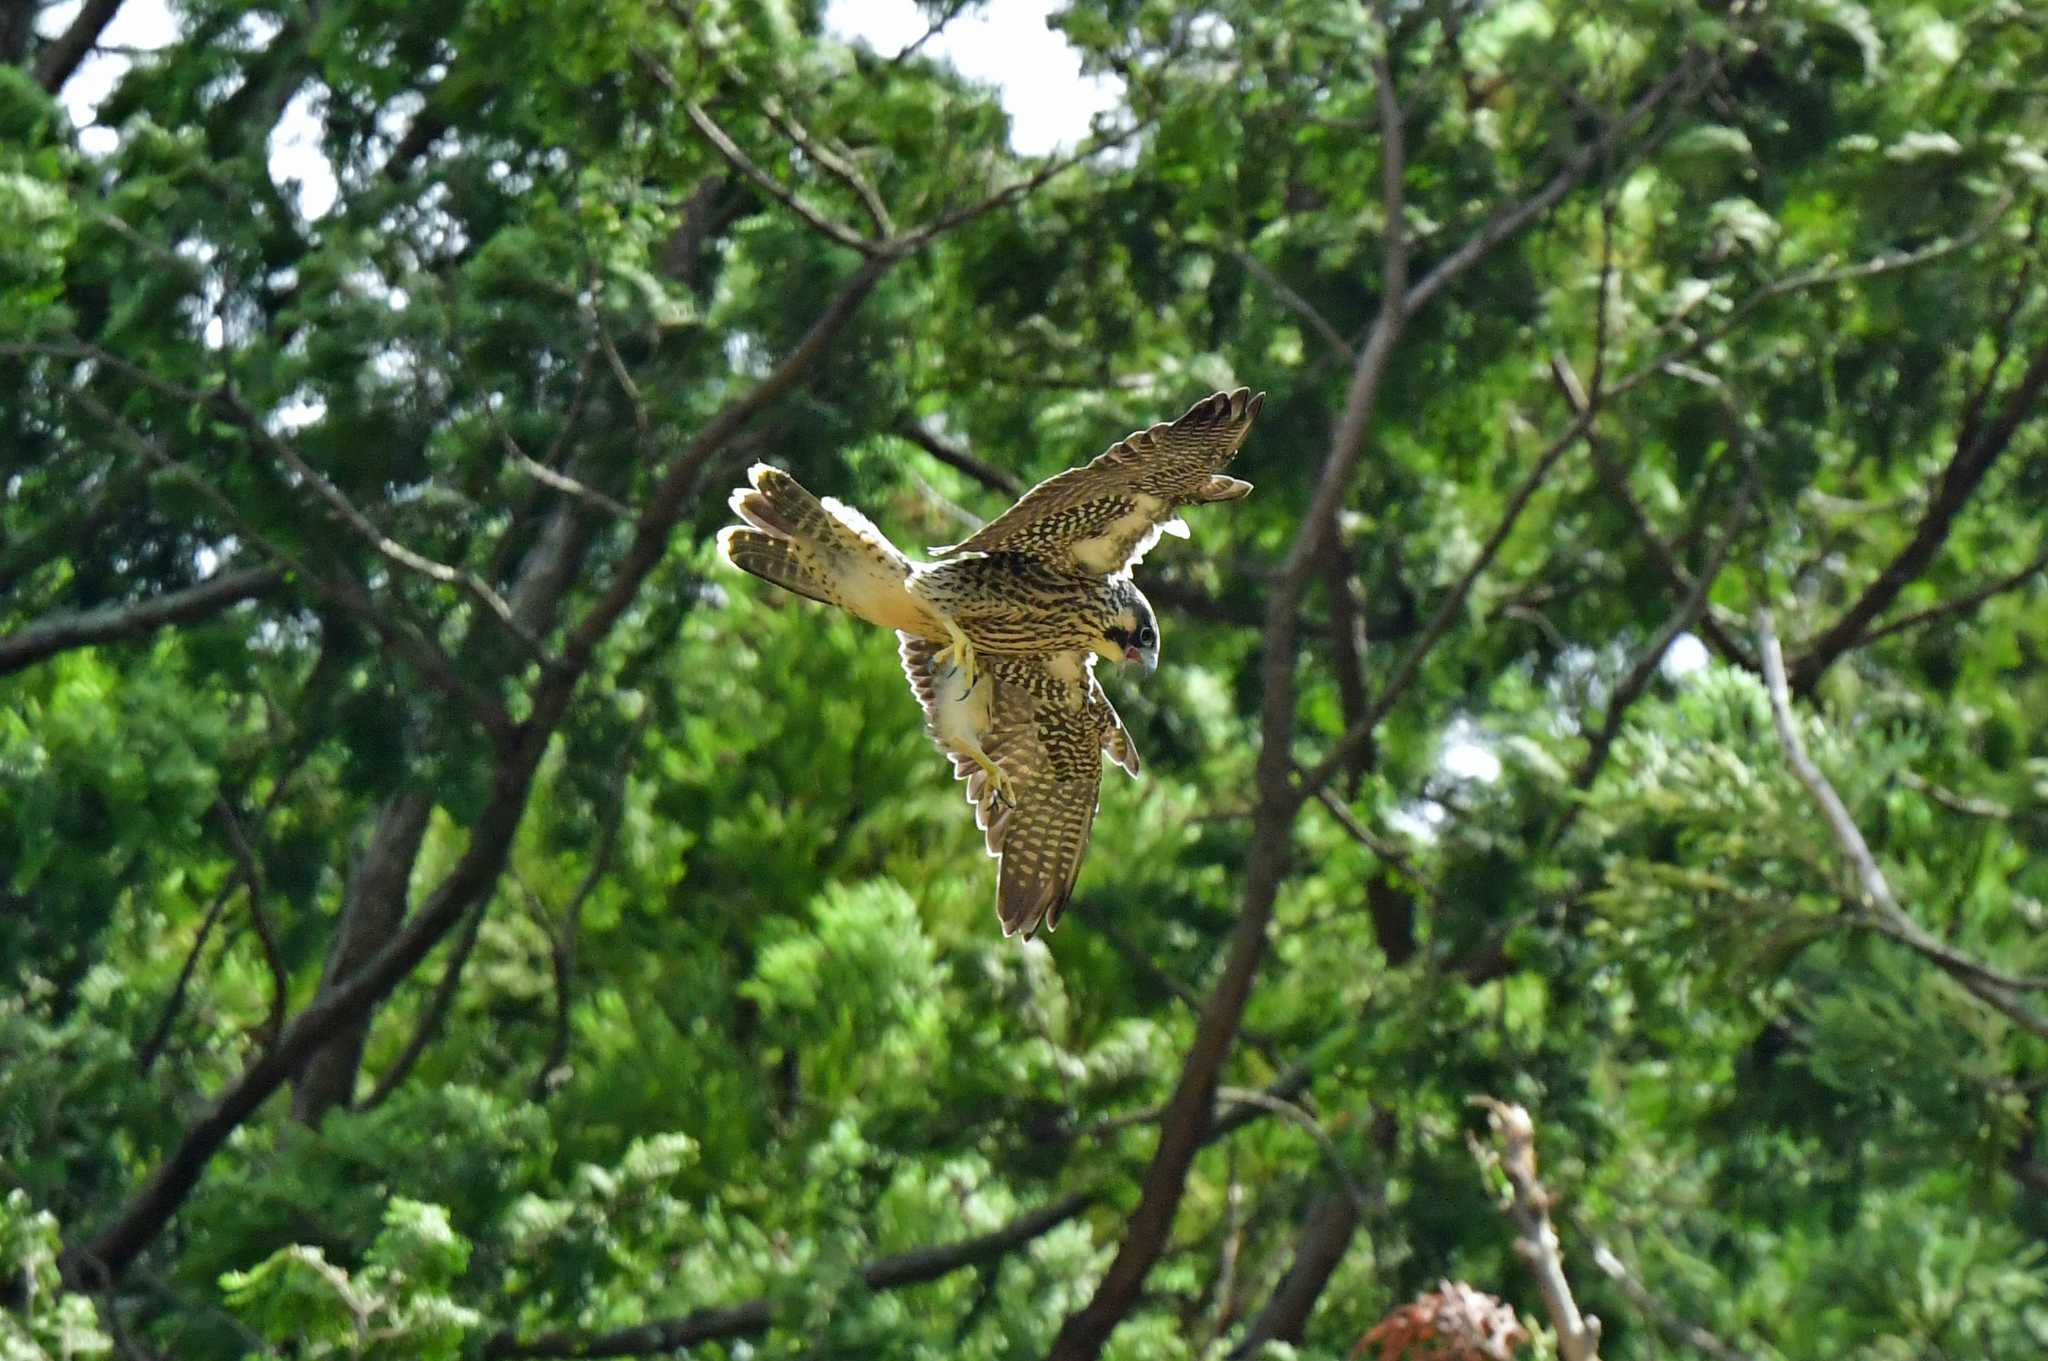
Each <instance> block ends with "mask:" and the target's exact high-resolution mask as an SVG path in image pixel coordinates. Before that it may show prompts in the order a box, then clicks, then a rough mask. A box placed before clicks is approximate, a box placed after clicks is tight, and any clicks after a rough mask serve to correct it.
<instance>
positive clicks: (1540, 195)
mask: <svg viewBox="0 0 2048 1361" xmlns="http://www.w3.org/2000/svg"><path fill="white" fill-rule="evenodd" d="M1704 64H1705V63H1704V59H1703V58H1702V57H1701V56H1700V54H1698V53H1697V52H1688V53H1687V54H1686V56H1685V57H1684V58H1683V59H1682V60H1681V61H1680V62H1679V63H1678V64H1677V65H1676V66H1675V67H1673V68H1672V69H1671V71H1670V72H1669V73H1668V74H1666V75H1665V76H1664V78H1663V79H1662V80H1659V81H1658V82H1657V83H1656V84H1655V85H1652V86H1651V87H1650V88H1649V89H1648V90H1646V91H1644V93H1643V95H1642V97H1641V98H1639V99H1637V100H1636V102H1635V103H1634V104H1632V105H1630V106H1629V108H1628V110H1627V111H1626V112H1625V113H1623V114H1622V116H1621V117H1620V118H1618V119H1616V120H1615V121H1614V122H1612V123H1610V124H1608V126H1607V127H1606V128H1605V129H1604V130H1603V131H1602V132H1601V134H1600V135H1599V136H1598V137H1596V138H1594V139H1593V140H1592V141H1590V142H1588V143H1587V144H1586V145H1585V146H1583V147H1581V148H1579V150H1578V151H1577V152H1575V153H1574V154H1573V155H1572V156H1571V157H1570V159H1568V160H1567V161H1566V162H1565V163H1564V165H1563V166H1562V167H1560V168H1559V169H1558V172H1557V173H1556V174H1555V175H1553V176H1551V177H1550V179H1549V181H1547V182H1546V183H1545V184H1544V186H1543V187H1542V188H1541V189H1538V190H1537V191H1536V192H1534V193H1532V194H1530V195H1529V196H1528V197H1526V198H1524V199H1521V200H1520V201H1518V202H1516V203H1512V204H1509V205H1507V206H1506V207H1504V208H1502V209H1500V210H1499V211H1498V212H1496V213H1495V214H1494V215H1493V216H1492V217H1490V218H1488V219H1487V221H1486V223H1485V224H1484V225H1483V226H1481V227H1480V228H1479V230H1477V231H1475V232H1473V233H1472V235H1471V236H1470V237H1468V238H1466V240H1465V242H1464V243H1463V244H1462V245H1460V246H1459V247H1458V248H1457V249H1456V250H1454V251H1452V252H1451V253H1450V254H1449V255H1447V256H1445V257H1444V258H1443V259H1442V260H1439V261H1438V262H1437V264H1436V266H1435V267H1434V268H1433V269H1431V270H1430V271H1429V272H1428V273H1427V274H1425V275H1423V276H1422V278H1421V279H1420V280H1418V281H1417V282H1416V284H1415V287H1413V288H1412V289H1410V290H1408V293H1407V302H1406V305H1405V314H1406V316H1408V317H1413V316H1414V315H1415V314H1416V313H1418V312H1420V311H1421V310H1422V309H1423V308H1424V307H1425V306H1427V305H1428V303H1429V301H1430V299H1432V298H1434V297H1435V296H1436V295H1437V294H1438V293H1439V292H1441V291H1442V290H1443V289H1444V288H1445V287H1446V286H1448V285H1449V284H1450V283H1451V282H1452V281H1453V280H1455V279H1456V278H1457V277H1458V276H1459V275H1460V274H1463V273H1464V272H1465V271H1466V270H1468V269H1470V268H1471V267H1472V266H1473V265H1475V264H1478V263H1479V261H1481V260H1483V259H1484V258H1486V256H1487V255H1488V254H1489V253H1491V252H1492V251H1493V249H1494V248H1495V247H1496V246H1498V245H1500V243H1501V242H1503V241H1505V240H1507V239H1508V238H1509V237H1511V236H1513V235H1514V234H1515V233H1516V232H1519V231H1520V230H1522V228H1524V227H1526V226H1528V225H1529V224H1530V223H1531V222H1533V221H1535V220H1536V219H1537V218H1539V217H1541V216H1542V215H1543V214H1544V213H1546V212H1549V211H1550V210H1551V209H1552V208H1554V207H1556V206H1557V204H1558V202H1559V201H1560V200H1561V199H1563V198H1564V196H1565V195H1566V194H1568V193H1570V192H1571V191H1572V190H1573V189H1574V188H1576V187H1577V185H1578V183H1579V181H1581V180H1583V179H1584V178H1585V177H1586V175H1587V173H1588V172H1590V171H1591V170H1592V169H1593V167H1595V166H1596V165H1599V164H1600V163H1601V162H1602V161H1604V160H1606V159H1607V158H1608V157H1609V156H1611V155H1612V154H1613V153H1614V149H1615V148H1616V147H1617V146H1619V145H1620V143H1621V140H1622V139H1623V138H1624V137H1626V136H1628V135H1629V134H1631V133H1632V132H1634V131H1635V129H1636V128H1637V126H1638V125H1640V124H1641V123H1642V122H1643V120H1644V119H1646V118H1648V117H1649V116H1650V115H1651V114H1652V113H1654V112H1655V111H1656V109H1657V106H1658V105H1660V104H1662V103H1664V101H1665V100H1667V99H1670V98H1671V97H1672V96H1673V95H1674V94H1681V93H1684V92H1686V91H1688V90H1689V89H1696V88H1697V87H1698V85H1699V83H1700V76H1701V70H1700V68H1701V67H1702V66H1703V65H1704ZM1390 230H1391V226H1390Z"/></svg>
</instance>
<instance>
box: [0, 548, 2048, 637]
mask: <svg viewBox="0 0 2048 1361" xmlns="http://www.w3.org/2000/svg"><path fill="white" fill-rule="evenodd" d="M2043 569H2048V548H2043V549H2042V550H2041V551H2040V552H2039V553H2037V554H2035V555H2034V557H2033V559H2032V560H2031V561H2030V562H2028V563H2027V565H2026V566H2024V567H2022V568H2020V569H2019V571H2017V572H2014V573H2012V574H2011V575H2009V576H2003V577H1999V578H1997V579H1996V580H1994V581H1990V582H1987V583H1985V584H1984V585H1982V586H1979V587H1977V588H1976V589H1975V590H1973V591H1965V592H1964V593H1963V594H1961V595H1959V596H1955V597H1952V598H1951V599H1948V600H1943V601H1941V602H1939V603H1937V604H1933V605H1929V606H1928V607H1927V608H1926V609H1924V610H1915V611H1913V613H1911V614H1906V615H1901V616H1899V617H1898V618H1897V619H1894V620H1892V621H1891V622H1890V623H1888V624H1885V625H1883V626H1882V627H1879V628H1874V629H1872V630H1871V631H1870V632H1868V633H1866V634H1864V635H1863V642H1864V643H1865V644H1866V645H1867V644H1870V643H1874V642H1876V641H1877V640H1878V639H1880V638H1889V637H1891V636H1892V635H1893V634H1895V633H1904V632H1905V631H1906V630H1908V629H1916V628H1919V627H1921V626H1922V625H1924V624H1932V623H1936V622H1938V621H1940V620H1943V619H1947V618H1949V617H1950V616H1952V615H1958V614H1970V613H1973V612H1974V611H1975V610H1976V608H1977V607H1978V606H1979V605H1982V604H1983V603H1984V602H1985V601H1987V600H1990V599H1991V598H1992V597H1993V596H2000V595H2004V594H2005V593H2006V592H2007V591H2014V590H2018V589H2019V588H2020V587H2022V586H2024V585H2026V584H2027V583H2028V582H2029V581H2032V580H2033V579H2034V578H2035V577H2037V576H2039V575H2040V574H2041V572H2042V570H2043ZM0 647H4V644H0Z"/></svg>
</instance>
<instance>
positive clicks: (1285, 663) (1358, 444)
mask: <svg viewBox="0 0 2048 1361" xmlns="http://www.w3.org/2000/svg"><path fill="white" fill-rule="evenodd" d="M1375 67H1376V73H1377V75H1378V77H1379V79H1378V82H1377V83H1378V87H1379V88H1378V97H1379V103H1380V111H1381V137H1382V150H1381V179H1382V193H1383V194H1384V197H1385V201H1386V208H1387V214H1386V216H1387V221H1388V224H1389V225H1388V231H1387V237H1386V241H1385V243H1384V252H1385V259H1384V265H1383V269H1382V274H1383V285H1384V293H1383V298H1382V304H1381V310H1380V317H1379V321H1378V322H1377V323H1376V324H1375V326H1374V330H1373V334H1372V336H1371V338H1370V339H1369V340H1368V341H1367V343H1366V345H1365V347H1364V349H1363V350H1362V351H1361V353H1360V355H1359V359H1358V363H1357V364H1356V365H1355V366H1354V368H1353V371H1352V380H1351V385H1350V390H1349V392H1348V393H1347V394H1346V399H1345V405H1344V415H1343V418H1342V420H1341V421H1340V422H1339V425H1338V427H1337V430H1336V431H1335V433H1334V435H1333V437H1332V441H1331V447H1330V451H1329V453H1328V455H1327V456H1326V457H1325V459H1324V463H1323V471H1322V476H1321V480H1320V482H1319V483H1318V485H1317V488H1316V493H1315V498H1314V500H1313V501H1312V502H1311V503H1310V509H1309V512H1308V514H1307V516H1306V517H1305V518H1304V520H1303V524H1302V531H1301V535H1300V537H1299V538H1298V539H1297V540H1296V542H1295V545H1294V549H1293V551H1292V552H1290V553H1289V554H1288V556H1287V560H1286V563H1285V564H1284V565H1283V566H1282V568H1281V571H1280V574H1279V577H1278V579H1277V581H1276V582H1275V584H1274V589H1273V597H1272V603H1271V614H1270V618H1269V620H1268V622H1267V626H1266V636H1265V658H1264V664H1263V676H1264V684H1265V701H1264V705H1263V710H1262V715H1261V719H1260V743H1261V745H1260V750H1259V760H1258V774H1257V777H1256V778H1257V788H1258V799H1259V802H1258V807H1257V810H1256V812H1255V815H1254V828H1253V836H1252V851H1251V857H1250V861H1249V863H1248V864H1247V865H1246V867H1245V902H1244V911H1243V913H1242V914H1241V915H1240V916H1239V918H1238V924H1237V930H1236V932H1235V933H1234V934H1233V935H1232V937H1231V942H1230V949H1229V952H1228V954H1227V955H1226V957H1225V960H1224V965H1223V972H1222V975H1221V977H1220V978H1219V979H1218V980H1217V984H1216V989H1215V991H1214V992H1213V993H1211V994H1210V997H1209V1003H1208V1005H1207V1006H1206V1007H1204V1008H1203V1010H1202V1016H1201V1019H1200V1021H1199V1022H1197V1024H1196V1027H1195V1038H1194V1042H1193V1043H1192V1044H1191V1045H1190V1046H1189V1049H1188V1055H1187V1058H1186V1060H1185V1062H1184V1063H1183V1064H1182V1067H1181V1076H1180V1081H1179V1083H1178V1084H1177V1085H1176V1086H1175V1088H1174V1092H1173V1096H1172V1098H1171V1099H1170V1100H1169V1101H1168V1103H1167V1108H1166V1114H1165V1117H1164V1118H1163V1120H1162V1121H1161V1124H1160V1130H1159V1144H1158V1147H1157V1149H1156V1150H1155V1152H1154V1154H1153V1157H1152V1162H1151V1164H1150V1165H1149V1166H1148V1167H1147V1168H1146V1170H1145V1176H1144V1180H1143V1182H1142V1185H1141V1189H1140V1192H1139V1196H1138V1203H1137V1205H1136V1207H1135V1208H1133V1210H1132V1211H1131V1214H1130V1218H1129V1220H1128V1222H1127V1223H1126V1225H1125V1230H1124V1235H1123V1239H1122V1241H1121V1243H1120V1244H1119V1245H1118V1247H1117V1252H1116V1256H1115V1258H1114V1259H1113V1260H1112V1261H1111V1262H1110V1265H1109V1269H1108V1270H1107V1271H1106V1272H1105V1273H1104V1274H1103V1277H1102V1279H1101V1280H1100V1281H1099V1282H1098V1283H1097V1284H1096V1288H1095V1292H1094V1294H1093V1295H1092V1296H1091V1297H1090V1299H1089V1301H1088V1303H1087V1304H1086V1305H1084V1306H1082V1308H1080V1309H1079V1310H1077V1311H1076V1312H1074V1313H1072V1314H1070V1315H1068V1316H1067V1319H1066V1321H1065V1322H1064V1323H1063V1324H1062V1325H1061V1327H1060V1331H1059V1335H1058V1336H1057V1337H1056V1338H1055V1339H1054V1340H1053V1344H1052V1349H1051V1352H1050V1357H1051V1359H1052V1361H1093V1358H1095V1357H1096V1356H1098V1355H1100V1354H1101V1351H1102V1347H1103V1345H1104V1343H1106V1342H1107V1341H1108V1339H1109V1335H1110V1333H1111V1332H1112V1331H1114V1330H1115V1328H1116V1326H1117V1324H1118V1323H1120V1322H1121V1321H1122V1320H1123V1318H1124V1317H1125V1315H1127V1314H1128V1313H1129V1312H1130V1311H1131V1309H1132V1308H1133V1307H1134V1306H1135V1305H1136V1304H1137V1302H1138V1296H1139V1293H1140V1291H1141V1290H1142V1288H1143V1286H1144V1282H1145V1278H1146V1276H1147V1275H1149V1274H1150V1272H1151V1270H1152V1266H1153V1264H1154V1263H1155V1262H1157V1261H1158V1260H1159V1256H1160V1254H1161V1253H1162V1252H1163V1251H1164V1250H1165V1247H1166V1240H1167V1236H1168V1234H1169V1233H1170V1232H1171V1230H1172V1228H1173V1220H1174V1216H1175V1214H1176V1212H1177V1211H1178V1210H1179V1208H1180V1201H1181V1197H1182V1195H1183V1194H1184V1193H1185V1191H1186V1189H1187V1174H1188V1169H1189V1167H1190V1165H1191V1164H1192V1163H1193V1161H1194V1156H1195V1153H1196V1152H1197V1151H1198V1150H1199V1149H1200V1148H1201V1146H1202V1144H1203V1142H1204V1140H1205V1137H1206V1135H1207V1133H1208V1127H1209V1124H1210V1121H1211V1119H1212V1112H1213V1107H1214V1097H1215V1092H1216V1084H1217V1080H1218V1076H1219V1074H1220V1073H1221V1071H1222V1067H1223V1061H1224V1059H1225V1058H1226V1057H1227V1056H1228V1055H1229V1052H1230V1046H1231V1041H1232V1039H1233V1038H1234V1037H1235V1036H1236V1033H1237V1026H1238V1022H1239V1020H1240V1018H1241V1017H1242V1016H1243V1014H1244V1006H1245V1002H1246V1000H1247V999H1248V998H1249V997H1250V995H1251V986H1252V980H1253V978H1254V977H1255V976H1256V974H1257V973H1258V968H1259V964H1260V961H1261V960H1262V959H1263V958H1264V955H1265V950H1266V929H1267V927H1268V925H1269V924H1270V923H1271V921H1272V916H1273V904H1274V901H1275V899H1276V898H1277V896H1278V894H1279V888H1280V880H1281V878H1282V876H1283V875H1284V874H1285V872H1286V868H1287V861H1288V856H1289V843H1290V842H1291V840H1292V831H1293V824H1294V818H1295V814H1296V813H1297V812H1298V811H1299V810H1300V807H1301V796H1300V795H1298V794H1297V793H1296V791H1295V790H1294V789H1293V788H1292V785H1291V783H1290V781H1289V778H1288V776H1289V772H1290V770H1291V769H1292V761H1291V760H1290V758H1289V755H1288V749H1289V746H1290V745H1291V742H1290V739H1291V736H1292V732H1293V727H1294V716H1295V692H1294V644H1295V637H1296V632H1297V629H1298V626H1299V623H1300V614H1301V601H1302V595H1303V592H1304V591H1305V590H1306V589H1307V586H1308V581H1309V575H1310V573H1311V572H1312V571H1313V570H1314V568H1315V566H1316V564H1317V563H1318V562H1319V561H1320V560H1321V558H1322V555H1323V551H1324V545H1325V543H1326V541H1327V538H1328V536H1329V535H1330V533H1331V532H1332V531H1333V528H1334V525H1335V522H1336V511H1337V506H1338V504H1339V503H1340V502H1341V501H1342V499H1343V497H1344V493H1345V491H1346V489H1347V488H1348V486H1349V485H1350V479H1351V472H1352V469H1353V468H1354V467H1355V466H1356V465H1357V462H1358V457H1359V453H1360V450H1361V449H1362V447H1363V445H1364V442H1365V432H1366V427H1367V425H1368V423H1369V422H1370V420H1371V415H1372V410H1373V407H1374V404H1375V401H1376V399H1377V397H1378V394H1379V389H1380V385H1381V382H1382V380H1383V378H1384V377H1385V375H1386V370H1387V364H1388V360H1389V358H1390V356H1391V354H1392V351H1393V346H1394V342H1395V339H1396V337H1397V336H1398V334H1399V332H1400V329H1401V324H1402V319H1403V317H1404V315H1405V309H1404V305H1403V299H1404V296H1405V293H1406V288H1407V277H1408V256H1407V239H1406V235H1405V233H1404V231H1403V229H1402V222H1403V213H1402V180H1403V177H1404V174H1405V171H1406V160H1405V155H1404V151H1403V143H1402V125H1401V114H1400V107H1399V104H1398V101H1397V100H1396V98H1395V94H1394V88H1393V80H1392V75H1391V72H1390V70H1389V68H1388V66H1387V64H1386V62H1385V61H1384V59H1382V60H1380V61H1378V62H1376V63H1375Z"/></svg>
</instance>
